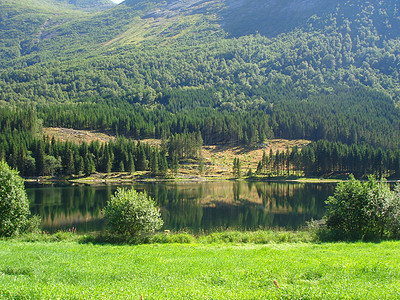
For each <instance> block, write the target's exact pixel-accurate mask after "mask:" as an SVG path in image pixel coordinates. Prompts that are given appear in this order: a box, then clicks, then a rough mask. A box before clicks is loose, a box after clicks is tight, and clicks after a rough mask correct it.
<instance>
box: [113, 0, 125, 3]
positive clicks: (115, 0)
mask: <svg viewBox="0 0 400 300" xmlns="http://www.w3.org/2000/svg"><path fill="white" fill-rule="evenodd" d="M111 1H112V2H115V3H121V2H122V1H124V0H111Z"/></svg>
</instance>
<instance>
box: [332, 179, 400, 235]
mask: <svg viewBox="0 0 400 300" xmlns="http://www.w3.org/2000/svg"><path fill="white" fill-rule="evenodd" d="M326 204H327V212H326V216H325V219H326V225H327V229H328V230H329V231H331V232H332V235H333V237H334V238H337V239H352V240H354V239H382V238H399V237H400V235H399V233H400V232H399V225H400V218H399V217H400V194H399V190H398V188H397V189H396V191H395V192H393V191H391V190H390V188H389V185H388V184H387V183H386V182H384V181H383V182H377V181H376V180H375V179H374V177H372V176H370V177H369V179H368V181H367V182H360V181H358V180H356V179H355V178H354V176H351V177H350V180H349V181H346V182H341V183H339V184H338V185H337V187H336V190H335V194H334V196H331V197H329V198H328V200H327V201H326Z"/></svg>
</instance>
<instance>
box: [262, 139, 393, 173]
mask: <svg viewBox="0 0 400 300" xmlns="http://www.w3.org/2000/svg"><path fill="white" fill-rule="evenodd" d="M256 174H259V175H267V176H282V175H289V176H290V175H305V176H330V175H343V174H354V175H355V176H356V177H358V178H362V177H366V176H368V175H370V174H374V175H376V176H377V177H378V178H381V177H394V178H400V150H396V151H392V150H390V149H382V148H373V147H371V146H368V145H355V144H353V145H345V144H342V143H340V142H329V141H326V140H320V141H318V142H313V143H311V144H309V145H308V146H304V147H302V148H300V147H294V148H292V149H286V150H285V151H279V150H278V151H276V152H275V153H274V152H272V150H271V151H270V152H269V154H267V153H265V152H264V154H263V158H262V159H261V161H260V162H259V163H258V166H257V171H256Z"/></svg>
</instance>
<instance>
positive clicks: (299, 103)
mask: <svg viewBox="0 0 400 300" xmlns="http://www.w3.org/2000/svg"><path fill="white" fill-rule="evenodd" d="M189 2H190V3H189ZM289 2H290V5H288V7H287V8H285V9H283V8H282V7H280V6H279V5H283V4H279V3H278V4H277V3H275V2H273V1H265V3H264V4H262V3H261V2H260V3H258V2H257V3H253V4H252V5H255V6H257V7H256V9H254V10H247V9H245V7H247V6H246V5H249V4H248V3H247V2H246V1H245V0H243V1H238V0H231V1H228V0H226V1H225V0H224V1H223V0H219V1H196V0H192V1H186V2H185V1H180V0H173V1H166V2H158V1H151V0H143V1H133V0H126V1H125V2H123V3H122V4H120V5H113V4H111V3H108V2H107V1H80V2H78V4H76V3H75V4H71V3H67V2H65V1H58V0H57V1H50V0H43V1H39V0H23V1H14V0H4V1H2V2H1V3H0V113H1V114H0V160H1V159H5V160H6V161H7V162H8V164H9V165H11V166H12V167H14V168H17V169H18V170H19V171H20V172H21V174H22V175H24V176H43V175H46V176H52V175H73V174H86V175H90V174H91V173H93V172H113V171H116V172H121V171H124V172H133V171H135V170H136V171H142V170H143V171H150V172H151V174H153V175H160V176H164V175H166V174H167V173H168V172H169V170H173V169H176V165H177V163H179V160H181V159H185V158H191V159H195V160H196V159H197V160H201V146H202V145H222V144H224V145H225V144H229V145H246V146H250V147H257V145H259V144H262V143H264V142H265V141H268V139H273V138H284V139H308V140H311V141H312V143H311V144H310V145H308V146H305V147H301V148H298V147H296V148H293V149H287V150H286V151H281V152H274V153H265V155H264V157H263V159H262V160H261V161H260V163H259V165H258V168H257V170H256V173H257V174H261V175H268V176H279V175H290V174H302V175H306V176H329V175H335V174H347V173H353V174H354V175H355V176H357V177H365V176H366V175H367V174H375V175H377V176H389V177H394V178H400V152H399V146H400V145H399V143H400V111H399V108H398V103H399V101H400V98H399V97H400V77H399V73H398V69H399V68H398V67H399V63H400V42H399V37H400V30H399V28H400V26H399V25H400V24H399V21H398V20H399V17H400V13H399V6H400V3H399V1H396V0H391V1H385V2H383V1H378V0H373V1H368V2H362V1H358V0H347V1H310V3H309V4H310V5H309V6H308V7H303V6H301V3H300V2H299V1H296V0H291V1H289ZM185 3H186V4H185ZM43 127H65V128H73V129H82V130H97V131H102V132H107V133H109V134H112V135H114V136H116V137H117V138H116V139H115V140H113V141H112V142H109V143H99V142H91V143H83V144H81V145H76V144H73V143H71V142H61V141H58V140H55V139H51V138H49V137H47V136H44V135H43V130H42V129H43ZM148 138H156V139H160V140H162V141H163V142H162V147H156V146H150V145H147V144H145V143H140V142H134V141H133V140H142V139H148Z"/></svg>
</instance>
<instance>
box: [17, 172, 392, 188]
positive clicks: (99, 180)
mask: <svg viewBox="0 0 400 300" xmlns="http://www.w3.org/2000/svg"><path fill="white" fill-rule="evenodd" d="M24 180H25V183H28V184H41V185H46V184H65V185H74V184H83V185H108V184H111V185H113V184H121V185H123V184H132V183H141V182H142V183H157V182H160V183H161V182H165V183H196V182H199V183H202V182H221V181H237V182H289V183H290V182H292V183H338V182H342V181H344V179H340V178H311V177H298V178H293V177H287V176H286V177H283V176H282V177H242V178H234V177H226V176H195V175H180V176H179V175H178V176H176V177H151V176H149V175H147V174H140V175H126V174H124V173H109V174H101V173H97V174H95V176H93V175H91V176H88V177H83V176H82V177H77V176H72V177H60V178H54V177H31V178H24ZM388 182H393V183H395V182H399V181H398V180H388Z"/></svg>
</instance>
